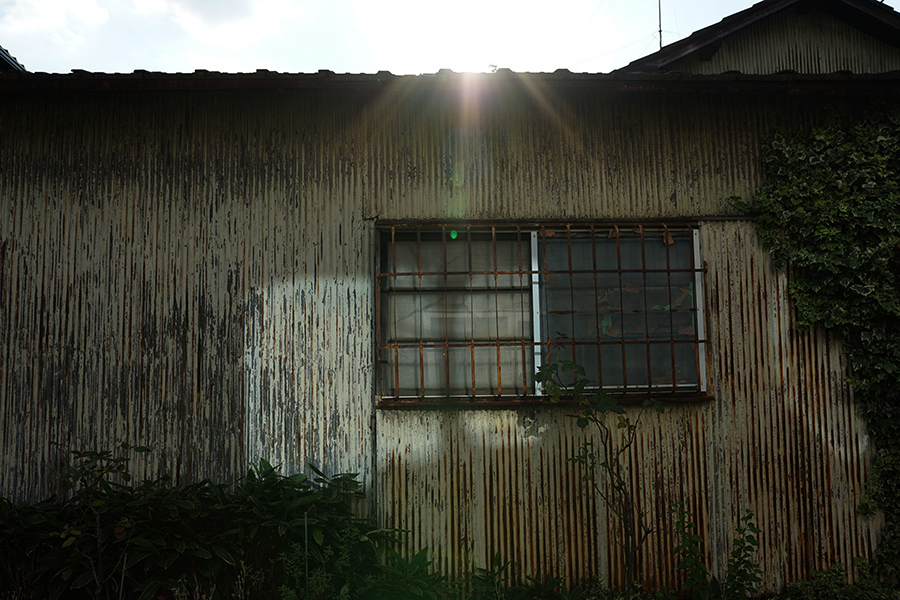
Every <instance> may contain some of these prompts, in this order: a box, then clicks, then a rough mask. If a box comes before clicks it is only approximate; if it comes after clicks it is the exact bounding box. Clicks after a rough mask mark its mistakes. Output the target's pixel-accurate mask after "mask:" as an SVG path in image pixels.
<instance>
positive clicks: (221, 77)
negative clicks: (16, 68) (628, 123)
mask: <svg viewBox="0 0 900 600" xmlns="http://www.w3.org/2000/svg"><path fill="white" fill-rule="evenodd" d="M473 83H477V84H478V85H479V86H481V89H483V90H497V91H500V90H505V89H509V90H514V89H516V88H522V89H531V90H537V89H542V90H546V91H550V90H552V91H554V92H562V91H566V90H573V91H580V92H587V93H598V92H614V91H627V92H681V93H691V92H704V93H723V94H728V93H826V94H828V93H834V94H846V93H853V94H859V93H876V94H879V93H888V94H898V93H900V71H894V72H890V73H880V74H853V73H848V72H841V73H831V74H828V75H811V74H800V73H779V74H774V75H746V74H741V73H724V74H719V75H696V74H687V73H640V72H639V73H623V72H613V73H572V72H570V71H568V70H566V69H559V70H557V71H554V72H553V73H516V72H513V71H511V70H509V69H499V70H498V71H497V72H496V73H455V72H453V71H450V70H446V69H445V70H441V71H439V72H438V73H436V74H429V75H393V74H391V73H389V72H387V71H381V72H378V73H375V74H352V73H346V74H339V73H333V72H331V71H324V70H323V71H319V72H318V73H277V72H274V71H266V70H259V71H256V72H255V73H219V72H214V71H195V72H193V73H159V72H150V71H134V72H133V73H127V74H122V73H91V72H88V71H73V72H72V73H67V74H58V73H31V72H9V73H0V91H2V92H4V93H8V92H40V93H56V92H72V91H88V92H113V91H179V90H191V91H201V90H202V91H247V90H341V91H368V92H378V91H380V90H387V89H398V88H400V89H404V90H413V89H416V90H434V91H436V92H439V93H442V94H444V93H450V92H451V91H452V90H470V89H472V84H473Z"/></svg>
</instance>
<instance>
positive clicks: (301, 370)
mask: <svg viewBox="0 0 900 600" xmlns="http://www.w3.org/2000/svg"><path fill="white" fill-rule="evenodd" d="M276 106H277V108H276ZM327 112H328V107H327V106H325V105H323V104H320V103H318V102H316V101H312V102H298V101H297V100H296V99H295V100H294V101H292V102H286V103H278V102H276V103H275V105H273V104H272V99H263V100H261V101H258V100H257V99H254V98H247V97H234V96H232V97H226V98H222V97H216V96H213V95H203V94H199V95H198V96H192V95H190V94H176V95H167V94H161V95H157V96H156V97H154V98H153V99H152V100H147V99H145V98H143V97H141V95H139V94H134V95H130V94H126V95H114V96H112V97H111V96H109V95H104V94H98V95H92V94H86V95H81V96H79V97H78V98H77V100H76V101H74V102H73V101H72V99H71V98H70V97H67V96H65V95H53V94H50V95H47V96H43V97H39V96H28V97H23V98H21V99H17V100H12V99H9V98H7V99H6V101H5V102H4V103H3V109H2V117H0V119H2V131H3V138H2V139H3V141H2V146H0V153H2V157H0V165H2V166H0V199H2V204H0V252H2V261H0V340H2V343H0V364H2V365H3V367H2V369H0V407H2V412H3V421H2V422H3V427H2V431H0V436H2V438H0V448H2V464H3V469H2V470H0V489H2V490H3V493H4V494H6V495H10V496H12V497H13V498H16V499H20V500H22V499H36V498H39V497H43V496H44V495H46V494H48V493H49V492H51V491H52V490H53V485H54V482H56V480H57V476H58V472H59V469H60V468H61V465H62V463H63V461H64V459H65V458H66V456H67V452H68V451H69V450H72V449H113V448H115V447H116V446H117V445H118V444H119V443H120V442H129V443H131V444H143V445H146V446H149V447H151V448H152V449H153V453H152V454H150V455H149V456H148V458H147V460H142V461H139V462H138V463H137V467H136V468H137V471H138V474H139V475H154V476H155V475H157V474H159V473H169V474H172V475H173V476H174V477H175V480H176V481H185V480H197V479H200V478H202V477H212V478H213V479H215V480H219V481H228V480H231V479H232V478H234V477H237V476H239V475H241V474H242V473H243V472H244V471H245V469H246V467H247V464H248V463H249V462H251V461H255V460H257V459H258V458H266V459H267V460H269V461H270V462H272V463H273V464H278V463H280V464H282V465H283V467H284V469H286V470H287V471H291V472H295V471H297V470H305V468H306V466H305V463H306V462H307V461H311V462H313V463H314V464H316V465H318V466H320V467H322V468H324V469H326V470H328V471H331V472H334V471H345V472H346V471H352V472H360V473H362V474H363V477H364V478H365V479H366V480H371V473H370V472H369V471H370V469H369V465H371V461H370V459H369V458H368V456H367V449H368V448H370V447H371V419H372V411H373V407H372V397H371V389H372V384H371V378H372V372H373V371H372V362H373V358H372V350H371V348H372V327H371V312H372V309H371V270H372V269H371V266H372V248H373V246H374V239H373V237H372V227H371V225H370V224H367V223H365V222H364V221H363V218H362V210H361V209H360V208H359V198H360V197H361V193H360V188H359V185H360V184H359V179H358V177H357V176H356V175H355V172H354V171H353V170H351V169H348V168H346V167H345V166H344V164H343V163H342V160H343V159H342V156H341V155H340V153H341V151H342V147H343V145H344V144H345V143H346V137H345V134H344V132H343V128H342V124H341V125H339V124H337V123H329V122H328V121H327V119H323V118H322V115H323V114H326V113H327ZM335 198H340V199H342V202H337V201H334V200H333V199H335ZM52 444H59V445H60V446H59V447H57V446H54V445H52Z"/></svg>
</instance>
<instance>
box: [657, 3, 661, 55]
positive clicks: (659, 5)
mask: <svg viewBox="0 0 900 600" xmlns="http://www.w3.org/2000/svg"><path fill="white" fill-rule="evenodd" d="M656 9H657V11H658V12H659V49H660V50H662V0H656Z"/></svg>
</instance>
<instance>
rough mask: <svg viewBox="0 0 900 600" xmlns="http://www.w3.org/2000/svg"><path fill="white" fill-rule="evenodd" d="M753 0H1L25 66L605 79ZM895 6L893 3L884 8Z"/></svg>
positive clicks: (0, 20) (3, 27)
mask: <svg viewBox="0 0 900 600" xmlns="http://www.w3.org/2000/svg"><path fill="white" fill-rule="evenodd" d="M753 3H754V0H659V3H658V0H541V1H536V0H516V1H515V2H513V1H509V0H451V1H449V2H435V1H429V0H0V46H2V47H4V48H6V50H7V51H8V52H9V53H10V54H11V55H12V56H14V57H16V58H17V59H18V61H19V62H20V63H22V64H23V65H24V66H25V68H26V69H27V70H29V71H34V72H37V71H45V72H49V73H68V72H69V71H70V70H72V69H83V70H85V71H94V72H106V73H131V72H132V71H135V70H138V69H143V70H147V71H163V72H169V73H190V72H193V71H195V70H197V69H206V70H208V71H222V72H232V73H234V72H253V71H256V70H257V69H267V70H270V71H279V72H285V73H314V72H316V71H319V70H320V69H327V70H330V71H334V72H336V73H376V72H378V71H390V72H391V73H394V74H395V75H406V74H419V73H436V72H437V71H438V70H440V69H452V70H454V71H457V72H480V71H491V70H493V69H495V68H509V69H512V70H513V71H517V72H551V71H555V70H556V69H568V70H570V71H573V72H588V73H602V72H608V71H611V70H614V69H617V68H619V67H622V66H625V65H626V64H628V63H629V62H631V61H632V60H635V59H637V58H640V57H641V56H645V55H647V54H650V53H652V52H655V51H656V50H658V49H659V33H658V30H659V14H660V10H661V13H662V30H663V34H662V36H663V44H670V43H672V42H675V41H677V40H679V39H681V38H684V37H686V36H688V35H690V34H691V33H692V32H693V31H695V30H697V29H701V28H703V27H706V26H707V25H711V24H713V23H716V22H718V21H720V20H721V19H722V18H723V17H726V16H728V15H730V14H732V13H735V12H737V11H740V10H743V9H745V8H748V7H750V6H751V5H752V4H753ZM885 4H888V5H889V6H891V7H893V8H894V9H895V10H898V9H900V0H888V1H886V2H885Z"/></svg>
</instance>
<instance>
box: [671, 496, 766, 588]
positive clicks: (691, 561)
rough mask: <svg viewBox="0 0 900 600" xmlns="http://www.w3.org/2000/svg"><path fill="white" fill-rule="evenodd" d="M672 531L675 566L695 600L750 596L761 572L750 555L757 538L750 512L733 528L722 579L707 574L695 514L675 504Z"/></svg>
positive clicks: (756, 530) (752, 552)
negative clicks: (732, 537)
mask: <svg viewBox="0 0 900 600" xmlns="http://www.w3.org/2000/svg"><path fill="white" fill-rule="evenodd" d="M673 512H674V513H675V532H676V535H677V536H678V545H676V546H675V553H676V554H678V555H679V557H680V559H681V560H680V561H679V563H678V569H679V570H681V571H683V572H684V575H685V590H686V591H688V592H690V593H691V597H692V598H694V599H695V600H745V599H746V598H749V597H752V596H753V594H754V593H755V591H756V586H757V585H758V584H759V582H760V581H761V580H762V578H761V574H762V571H761V570H760V568H759V565H758V564H757V563H756V561H755V560H754V558H753V555H754V554H755V553H756V550H757V548H759V541H758V540H757V536H758V535H759V533H760V529H759V528H758V527H757V526H756V525H755V524H754V523H753V513H752V512H751V511H749V510H748V511H747V512H745V513H744V516H743V517H741V524H740V525H739V526H738V527H737V528H736V529H735V537H734V540H733V541H732V543H731V553H730V554H729V557H728V562H727V564H726V565H725V580H724V582H720V581H719V579H718V578H716V577H715V576H710V573H709V569H708V568H707V567H706V560H705V558H706V555H705V553H704V552H703V549H702V548H703V537H702V536H701V535H700V534H698V533H697V531H696V528H697V526H696V524H695V523H694V522H693V518H694V516H693V515H692V514H691V513H690V511H688V510H686V509H685V508H684V505H678V506H676V507H675V509H674V511H673Z"/></svg>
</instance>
